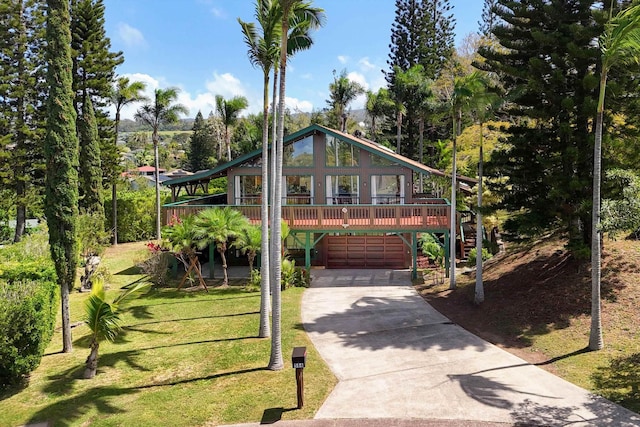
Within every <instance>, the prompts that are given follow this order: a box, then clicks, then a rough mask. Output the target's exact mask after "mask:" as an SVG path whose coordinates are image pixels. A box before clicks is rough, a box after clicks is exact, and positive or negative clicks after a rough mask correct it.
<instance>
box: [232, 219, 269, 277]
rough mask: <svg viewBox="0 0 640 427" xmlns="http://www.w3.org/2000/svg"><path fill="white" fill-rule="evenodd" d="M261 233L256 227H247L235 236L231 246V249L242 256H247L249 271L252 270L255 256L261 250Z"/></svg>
mask: <svg viewBox="0 0 640 427" xmlns="http://www.w3.org/2000/svg"><path fill="white" fill-rule="evenodd" d="M261 243H262V231H261V230H260V227H258V226H257V225H249V226H247V227H245V228H243V229H242V230H241V231H240V233H239V234H238V235H237V236H236V240H234V241H233V243H232V244H231V246H232V247H234V248H236V249H238V250H239V251H240V252H241V253H242V254H243V255H244V254H246V255H247V259H248V260H249V270H250V271H252V270H253V260H255V259H256V254H257V253H258V252H260V250H261Z"/></svg>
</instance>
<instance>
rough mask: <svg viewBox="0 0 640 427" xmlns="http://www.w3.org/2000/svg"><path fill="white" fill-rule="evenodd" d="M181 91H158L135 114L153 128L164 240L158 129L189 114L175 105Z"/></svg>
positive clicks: (157, 222) (182, 106)
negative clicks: (151, 101)
mask: <svg viewBox="0 0 640 427" xmlns="http://www.w3.org/2000/svg"><path fill="white" fill-rule="evenodd" d="M178 93H179V89H177V88H174V87H170V88H167V89H164V90H163V89H156V90H155V92H154V100H153V104H144V105H143V106H142V107H140V108H139V109H138V111H137V112H136V114H135V119H136V120H141V121H142V122H143V123H146V124H147V125H149V126H151V129H152V134H151V139H152V140H153V157H154V165H155V172H154V179H155V182H156V239H157V240H160V239H161V238H162V236H161V232H160V177H159V175H160V174H159V172H158V170H159V169H160V164H159V156H158V143H159V141H160V137H159V136H158V129H159V128H160V125H162V124H165V123H175V122H177V121H178V118H179V117H180V114H187V113H188V112H189V110H187V107H185V106H184V105H182V104H174V102H175V101H176V99H177V98H178Z"/></svg>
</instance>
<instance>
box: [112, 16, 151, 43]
mask: <svg viewBox="0 0 640 427" xmlns="http://www.w3.org/2000/svg"><path fill="white" fill-rule="evenodd" d="M118 37H120V39H121V40H122V41H123V42H124V44H125V45H126V46H127V47H146V46H147V41H146V40H145V38H144V35H143V34H142V32H141V31H140V30H138V29H137V28H134V27H132V26H131V25H129V24H126V23H124V22H120V23H119V24H118Z"/></svg>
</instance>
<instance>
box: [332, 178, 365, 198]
mask: <svg viewBox="0 0 640 427" xmlns="http://www.w3.org/2000/svg"><path fill="white" fill-rule="evenodd" d="M357 203H360V177H359V176H358V175H330V176H327V204H328V205H339V204H357Z"/></svg>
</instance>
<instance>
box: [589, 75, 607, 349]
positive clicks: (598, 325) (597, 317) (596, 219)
mask: <svg viewBox="0 0 640 427" xmlns="http://www.w3.org/2000/svg"><path fill="white" fill-rule="evenodd" d="M606 86H607V72H606V70H604V69H603V70H602V76H601V77H600V97H599V100H598V114H597V117H596V137H595V143H594V149H593V212H592V214H591V331H590V333H589V349H591V350H600V349H602V347H604V342H603V339H602V320H601V314H602V308H601V305H600V279H601V251H602V248H601V246H600V242H601V239H602V234H601V231H600V181H601V177H602V121H603V117H604V94H605V89H606Z"/></svg>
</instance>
